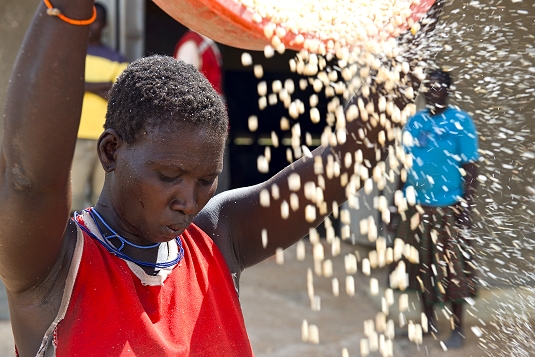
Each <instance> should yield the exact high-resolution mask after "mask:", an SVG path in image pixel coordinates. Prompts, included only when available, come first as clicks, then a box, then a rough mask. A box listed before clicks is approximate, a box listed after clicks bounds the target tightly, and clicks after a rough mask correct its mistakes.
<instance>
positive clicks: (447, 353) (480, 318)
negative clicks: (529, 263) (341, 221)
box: [240, 243, 535, 357]
mask: <svg viewBox="0 0 535 357" xmlns="http://www.w3.org/2000/svg"><path fill="white" fill-rule="evenodd" d="M306 246H307V256H306V258H305V260H303V261H299V260H297V258H296V249H295V246H293V247H290V248H289V249H288V250H286V252H285V254H284V264H283V265H279V264H277V262H276V260H275V259H274V258H273V259H269V260H267V261H265V262H263V263H261V264H259V265H256V266H254V267H252V268H249V269H248V270H246V271H245V272H244V273H243V275H242V279H241V288H240V289H241V292H240V300H241V303H242V308H243V311H244V317H245V322H246V325H247V328H248V331H249V336H250V339H251V343H252V346H253V349H254V352H255V355H256V356H257V357H268V356H270V357H297V356H310V357H316V356H317V357H320V356H321V357H350V356H351V357H352V356H366V354H361V347H360V346H361V340H362V339H366V338H367V337H366V334H365V328H364V321H366V320H375V317H376V315H377V313H378V312H379V311H380V310H381V299H380V295H381V294H379V295H378V296H372V295H371V294H370V285H369V284H370V278H376V279H377V280H378V281H379V283H380V285H381V291H384V290H383V289H384V287H385V285H386V271H385V269H375V270H372V274H371V276H365V275H363V274H362V272H360V271H359V272H358V273H356V274H354V275H353V277H354V280H355V286H356V288H355V295H354V296H349V295H348V294H346V291H345V277H346V275H347V274H346V272H345V267H344V256H345V255H346V254H349V253H354V252H356V251H358V254H361V256H362V254H366V249H365V248H358V247H356V246H353V245H350V244H345V243H342V247H341V254H340V255H339V256H337V257H331V258H329V257H328V255H329V254H328V252H327V249H326V258H329V259H332V261H333V271H334V274H333V277H337V278H338V280H339V281H340V295H339V296H338V297H335V296H334V295H333V293H332V287H331V286H332V285H331V279H332V278H325V277H321V276H317V275H314V293H315V294H316V295H319V296H320V297H321V309H320V311H312V309H311V303H310V299H309V297H308V293H307V270H308V269H312V270H313V259H312V254H311V246H310V243H307V245H306ZM327 246H328V245H326V244H325V247H326V248H327ZM506 294H508V292H507V291H503V292H500V294H496V292H492V291H488V292H482V293H481V294H480V295H481V297H480V298H478V299H476V303H475V305H474V306H473V307H471V308H470V309H469V310H470V311H469V312H468V313H467V314H466V315H467V317H466V326H465V335H466V336H465V337H466V339H465V343H464V346H463V347H462V348H459V349H454V350H453V349H452V350H444V348H443V347H442V345H441V341H446V340H447V339H448V337H449V331H450V325H449V321H448V320H447V319H446V318H445V317H444V315H442V311H441V310H440V309H437V311H436V313H437V316H438V321H439V326H438V329H439V333H438V334H437V335H434V336H433V335H427V336H425V337H424V338H423V344H422V345H416V344H415V343H414V342H411V341H409V340H408V337H403V336H396V337H395V338H394V339H393V341H392V344H393V348H392V350H393V356H395V357H419V356H441V357H469V356H471V357H479V356H493V357H498V356H514V357H517V356H522V357H524V356H535V345H533V343H532V342H531V341H533V338H531V339H527V341H528V342H527V344H528V346H527V347H526V346H520V344H519V343H518V341H514V339H515V336H518V334H516V333H515V332H514V329H515V328H516V329H519V330H520V331H524V332H527V335H529V336H533V330H532V329H531V330H530V328H531V325H530V324H529V323H527V324H525V325H524V326H509V327H511V329H510V331H509V332H505V331H504V327H503V326H498V325H497V324H496V321H493V320H494V318H493V314H492V311H491V310H492V309H493V308H492V307H491V303H497V300H503V299H504V295H506ZM383 296H384V295H383ZM398 296H399V294H398V293H396V298H398ZM415 296H416V295H414V296H411V299H410V300H411V303H410V306H411V307H412V309H411V311H408V312H407V313H406V314H405V315H406V317H407V320H411V319H413V320H414V321H416V322H418V321H419V314H420V310H419V306H420V305H419V304H418V301H416V300H415V299H416V298H415ZM394 310H395V309H394V307H392V311H390V314H389V316H392V319H393V320H395V321H396V325H397V322H398V321H399V320H398V316H399V312H398V311H394ZM441 316H442V317H441ZM519 316H521V317H522V312H520V315H519ZM526 316H528V315H526ZM303 320H306V321H307V323H308V324H309V325H310V324H314V325H316V326H318V330H319V343H318V344H314V343H311V342H303V340H302V336H301V327H302V324H303ZM521 320H522V321H525V319H524V318H521ZM517 325H518V324H517ZM528 325H529V326H528ZM476 333H478V334H480V336H479V337H478V336H476ZM529 345H532V347H534V348H533V349H531V350H530V346H529ZM511 346H512V347H513V348H512V347H511ZM515 346H516V350H515V348H514V347H515ZM344 349H346V350H344ZM386 355H387V354H384V355H383V354H382V353H381V352H380V351H372V352H370V353H369V354H368V356H370V357H372V356H373V357H375V356H381V357H382V356H386Z"/></svg>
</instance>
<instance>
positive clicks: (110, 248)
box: [74, 207, 184, 269]
mask: <svg viewBox="0 0 535 357" xmlns="http://www.w3.org/2000/svg"><path fill="white" fill-rule="evenodd" d="M82 212H87V213H89V215H90V216H91V218H92V219H93V222H95V226H96V227H97V229H98V231H99V233H100V235H101V236H102V238H103V239H99V238H98V237H97V236H96V235H95V234H93V232H91V231H90V230H89V229H88V228H87V227H85V226H84V225H82V224H81V223H79V222H78V219H77V217H78V216H81V214H80V213H78V212H74V222H76V224H77V225H78V227H80V229H81V230H83V231H84V232H86V233H87V234H88V235H89V236H90V237H91V238H94V239H96V240H97V242H99V243H100V244H102V245H103V246H104V247H105V248H106V249H107V250H108V251H109V252H110V253H112V254H114V255H116V256H117V257H119V258H121V259H124V260H128V261H131V262H132V263H136V264H137V265H141V266H145V267H151V268H158V269H162V268H169V267H172V266H174V265H176V264H178V263H179V262H180V261H181V260H182V258H184V248H183V247H182V240H181V239H180V236H178V237H176V238H175V240H176V243H177V245H178V248H179V252H178V255H177V257H176V258H175V259H173V260H170V261H168V262H163V263H159V262H157V263H151V262H145V261H141V260H136V259H134V258H131V257H129V256H128V255H126V254H125V253H123V252H122V249H123V248H124V246H125V244H127V245H129V246H132V247H134V248H139V249H151V248H156V247H158V246H159V245H160V244H161V243H156V244H152V245H137V244H134V243H131V242H129V241H128V240H126V239H125V238H124V237H122V236H121V235H119V234H118V233H117V232H115V231H114V230H113V229H112V228H111V227H110V226H109V225H108V224H107V223H106V221H104V219H103V218H102V217H101V216H100V214H98V212H97V211H96V210H95V208H94V207H93V208H88V209H85V210H83V211H82ZM97 219H98V220H99V221H100V223H102V224H103V225H104V226H105V227H106V228H107V229H108V230H109V231H110V232H111V233H112V234H110V235H106V234H104V232H102V229H101V228H100V226H99V224H98V222H97ZM111 239H118V240H119V241H120V242H121V246H120V247H119V248H117V247H115V246H114V245H113V244H111V242H110V240H111Z"/></svg>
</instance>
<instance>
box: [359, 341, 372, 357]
mask: <svg viewBox="0 0 535 357" xmlns="http://www.w3.org/2000/svg"><path fill="white" fill-rule="evenodd" d="M360 355H361V356H362V357H367V356H369V355H370V344H369V343H368V339H367V338H363V339H361V340H360Z"/></svg>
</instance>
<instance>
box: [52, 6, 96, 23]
mask: <svg viewBox="0 0 535 357" xmlns="http://www.w3.org/2000/svg"><path fill="white" fill-rule="evenodd" d="M43 1H44V2H45V5H46V7H47V9H46V14H47V15H49V16H57V17H59V18H60V19H61V20H63V21H65V22H66V23H68V24H71V25H77V26H85V25H89V24H92V23H93V22H94V21H95V19H96V18H97V9H96V8H95V6H93V15H91V18H89V19H87V20H73V19H69V18H68V17H67V16H65V15H63V14H62V13H61V10H60V9H58V8H55V7H54V6H52V4H51V3H50V0H43Z"/></svg>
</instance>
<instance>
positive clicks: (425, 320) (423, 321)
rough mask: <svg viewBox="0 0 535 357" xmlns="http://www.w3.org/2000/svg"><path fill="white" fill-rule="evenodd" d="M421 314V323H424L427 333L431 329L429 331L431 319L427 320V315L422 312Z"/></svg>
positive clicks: (423, 327)
mask: <svg viewBox="0 0 535 357" xmlns="http://www.w3.org/2000/svg"><path fill="white" fill-rule="evenodd" d="M420 316H421V320H420V321H421V324H422V330H423V332H425V333H427V332H430V331H428V326H429V321H428V320H427V315H426V314H425V313H423V312H422V314H421V315H420Z"/></svg>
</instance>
